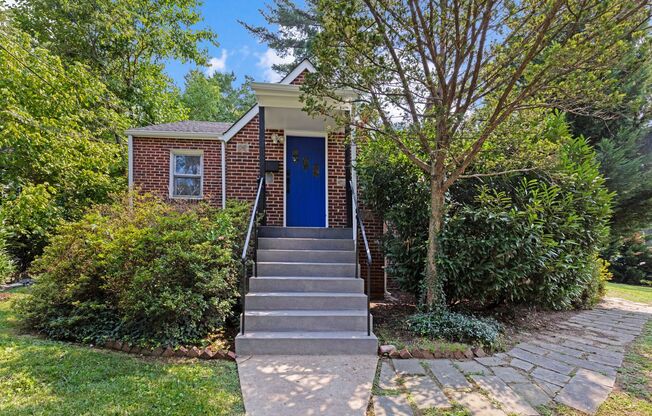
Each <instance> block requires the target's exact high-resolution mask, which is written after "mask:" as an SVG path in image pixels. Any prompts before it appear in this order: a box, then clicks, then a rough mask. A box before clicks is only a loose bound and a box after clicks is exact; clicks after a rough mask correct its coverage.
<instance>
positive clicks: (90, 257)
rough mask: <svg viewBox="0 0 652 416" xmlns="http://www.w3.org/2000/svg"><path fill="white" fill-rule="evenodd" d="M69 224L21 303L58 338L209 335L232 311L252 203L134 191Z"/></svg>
mask: <svg viewBox="0 0 652 416" xmlns="http://www.w3.org/2000/svg"><path fill="white" fill-rule="evenodd" d="M129 198H130V196H126V197H124V198H122V199H121V200H120V201H119V202H117V203H114V204H112V205H104V206H99V207H97V208H95V209H93V210H92V211H90V212H89V213H87V214H86V215H84V217H83V218H82V219H81V220H79V221H77V222H73V223H68V224H65V225H63V226H61V227H60V228H59V230H58V233H57V235H56V236H55V237H54V238H53V239H52V240H51V243H50V245H49V246H48V247H46V249H45V252H44V254H43V255H42V256H41V257H40V258H38V259H37V260H36V261H35V263H34V265H33V267H32V270H31V271H32V273H33V274H34V277H35V280H36V283H37V284H35V285H34V289H33V291H32V293H31V295H29V296H27V297H25V298H24V299H23V300H22V302H20V304H19V308H20V311H21V315H22V319H23V322H24V324H25V325H26V326H28V327H29V328H32V329H34V330H37V331H40V332H42V333H44V334H46V335H47V336H49V337H52V338H56V339H65V340H74V341H79V342H94V343H101V342H104V341H106V340H121V341H124V342H128V343H130V344H134V345H138V346H176V345H201V344H202V343H203V342H204V341H205V339H206V338H207V337H208V336H210V335H211V334H213V333H215V332H216V331H218V330H219V329H220V328H222V326H223V325H224V323H225V321H226V320H227V319H229V318H231V317H232V316H233V307H234V305H235V303H236V300H237V295H238V290H237V289H238V279H239V273H238V271H239V269H238V264H239V263H238V261H237V259H236V256H237V252H238V251H239V248H240V244H241V240H242V236H241V234H242V232H243V231H242V230H243V229H244V223H245V222H246V214H247V207H246V206H244V205H242V204H238V205H231V206H230V207H229V208H228V209H226V210H221V209H217V208H215V207H211V206H209V205H207V204H205V203H200V204H194V205H171V204H167V203H165V202H163V201H162V200H160V199H158V198H156V197H153V196H149V195H145V196H141V195H137V194H134V195H131V198H132V203H131V204H130V202H129Z"/></svg>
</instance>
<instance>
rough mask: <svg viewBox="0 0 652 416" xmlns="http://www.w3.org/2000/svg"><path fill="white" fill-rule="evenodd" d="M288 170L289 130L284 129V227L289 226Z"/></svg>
mask: <svg viewBox="0 0 652 416" xmlns="http://www.w3.org/2000/svg"><path fill="white" fill-rule="evenodd" d="M287 171H288V132H287V130H283V227H287V226H288V209H287V202H288V201H287V195H288V190H287V185H288V179H287Z"/></svg>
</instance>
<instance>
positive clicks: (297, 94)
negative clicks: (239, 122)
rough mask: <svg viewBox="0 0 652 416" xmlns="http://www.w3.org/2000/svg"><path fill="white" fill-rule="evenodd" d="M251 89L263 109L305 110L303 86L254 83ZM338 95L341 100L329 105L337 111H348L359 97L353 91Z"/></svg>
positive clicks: (342, 91)
mask: <svg viewBox="0 0 652 416" xmlns="http://www.w3.org/2000/svg"><path fill="white" fill-rule="evenodd" d="M251 89H253V90H254V93H255V94H256V99H257V101H258V105H259V106H261V107H281V108H296V109H302V108H304V104H303V102H301V86H299V85H293V84H272V83H267V82H252V83H251ZM336 94H337V95H338V96H339V97H340V100H337V101H336V100H330V102H329V104H332V105H333V106H335V108H336V109H338V110H342V111H348V110H350V109H351V103H352V102H353V100H354V99H355V98H356V97H357V94H356V93H355V92H354V91H353V90H338V91H336Z"/></svg>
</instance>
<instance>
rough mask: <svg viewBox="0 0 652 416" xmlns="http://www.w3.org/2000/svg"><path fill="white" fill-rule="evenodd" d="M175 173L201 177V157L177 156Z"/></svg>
mask: <svg viewBox="0 0 652 416" xmlns="http://www.w3.org/2000/svg"><path fill="white" fill-rule="evenodd" d="M174 158H175V163H174V166H175V169H174V172H175V173H180V174H182V175H199V165H200V163H201V156H188V155H175V156H174Z"/></svg>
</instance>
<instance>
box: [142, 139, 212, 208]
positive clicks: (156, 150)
mask: <svg viewBox="0 0 652 416" xmlns="http://www.w3.org/2000/svg"><path fill="white" fill-rule="evenodd" d="M172 149H175V150H181V149H193V150H194V149H201V150H203V151H204V178H203V181H204V183H203V190H204V197H205V199H208V200H209V201H211V203H215V204H221V200H222V170H221V169H222V159H221V158H222V149H221V144H220V142H219V141H217V140H195V139H192V140H189V139H162V138H146V137H134V138H133V158H134V159H133V169H134V172H133V173H134V175H133V176H134V185H135V186H136V187H138V188H139V189H141V190H142V191H144V192H151V193H153V194H157V195H160V196H162V197H163V198H167V197H168V196H169V194H170V190H169V187H170V151H171V150H172Z"/></svg>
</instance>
